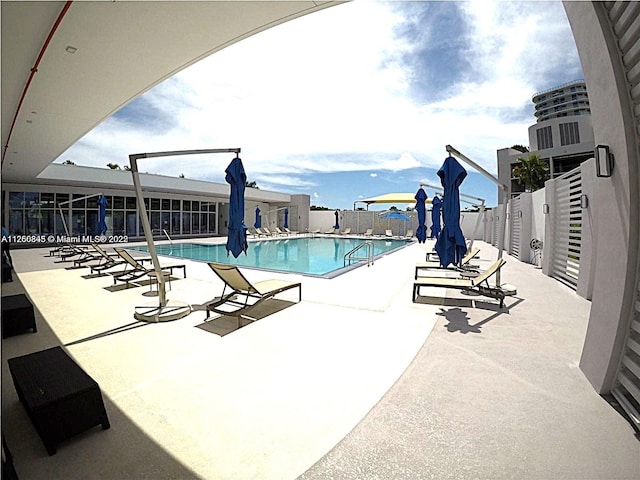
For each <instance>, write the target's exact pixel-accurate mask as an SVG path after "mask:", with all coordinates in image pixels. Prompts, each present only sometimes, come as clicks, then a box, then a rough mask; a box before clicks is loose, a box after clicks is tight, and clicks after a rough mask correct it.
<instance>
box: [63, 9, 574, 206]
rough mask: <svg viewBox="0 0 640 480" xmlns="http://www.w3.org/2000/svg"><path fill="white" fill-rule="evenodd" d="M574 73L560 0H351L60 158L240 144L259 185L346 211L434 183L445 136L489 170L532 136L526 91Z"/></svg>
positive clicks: (188, 169)
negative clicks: (499, 154) (363, 202)
mask: <svg viewBox="0 0 640 480" xmlns="http://www.w3.org/2000/svg"><path fill="white" fill-rule="evenodd" d="M581 78H583V74H582V69H581V65H580V61H579V58H578V54H577V50H576V47H575V42H574V40H573V36H572V34H571V30H570V28H569V24H568V21H567V18H566V15H565V12H564V9H563V7H562V4H561V3H560V2H546V1H529V2H526V1H507V0H503V1H491V0H473V1H468V2H457V1H455V2H454V1H443V2H435V1H425V2H418V1H411V2H403V1H396V2H374V1H366V0H356V1H354V2H351V3H346V4H341V5H338V6H334V7H331V8H328V9H325V10H322V11H319V12H316V13H313V14H310V15H307V16H304V17H301V18H298V19H296V20H293V21H290V22H287V23H284V24H282V25H278V26H276V27H273V28H271V29H268V30H266V31H264V32H261V33H259V34H256V35H254V36H252V37H249V38H248V39H245V40H242V41H240V42H238V43H236V44H234V45H232V46H230V47H227V48H226V49H224V50H222V51H220V52H217V53H214V54H213V55H211V56H209V57H207V58H206V59H204V60H201V61H200V62H198V63H196V64H194V65H192V66H191V67H189V68H187V69H185V70H183V71H181V72H180V73H178V74H177V75H175V76H173V77H171V78H169V79H167V80H165V81H164V82H162V83H160V84H158V85H157V86H155V87H154V88H153V89H151V90H149V91H147V92H146V93H145V94H143V95H142V96H140V97H138V98H137V99H135V100H134V101H133V102H131V103H129V104H128V105H127V106H125V107H124V108H122V109H121V110H120V111H118V112H117V113H115V114H114V115H113V116H111V117H110V118H108V119H106V120H105V121H104V122H103V123H101V124H100V125H98V126H97V127H96V128H95V129H94V130H92V131H91V132H89V133H88V134H87V135H85V136H84V137H83V138H82V139H80V140H79V141H78V142H77V143H76V144H74V145H73V146H72V147H71V148H69V149H68V150H67V151H66V152H64V153H63V154H62V155H61V156H60V157H59V158H58V159H57V160H56V162H58V163H60V162H63V161H65V160H72V161H73V162H75V163H76V164H77V165H86V166H95V167H103V168H107V167H106V165H107V164H108V163H117V164H119V165H120V166H124V165H127V164H128V156H129V154H132V153H140V152H153V151H168V150H189V149H205V148H235V147H240V148H241V149H242V153H241V155H240V157H241V159H242V162H243V164H244V167H245V170H246V173H247V178H248V181H255V182H256V183H257V185H258V187H259V188H260V189H263V190H270V191H278V192H284V193H289V194H307V195H310V197H311V204H312V205H316V206H323V207H327V208H330V209H336V208H340V209H351V208H353V206H354V202H357V201H358V200H362V199H363V198H369V197H373V196H377V195H382V194H385V193H396V192H415V191H417V189H418V187H419V185H420V183H426V184H432V185H439V184H440V181H439V178H438V177H437V171H438V169H439V168H440V166H441V165H442V163H443V161H444V160H445V158H446V157H447V152H446V150H445V146H446V145H452V146H453V147H454V148H456V149H457V150H458V151H460V152H461V153H463V154H465V155H466V156H467V157H469V158H471V159H472V160H473V161H475V162H476V163H478V164H479V165H481V166H482V167H483V168H485V169H486V170H488V171H489V172H491V173H493V174H494V175H496V151H497V150H498V149H501V148H507V147H510V146H512V145H515V144H521V145H525V146H527V145H528V143H529V140H528V128H529V127H530V126H531V125H532V124H534V123H535V117H534V114H533V113H534V105H533V103H532V101H531V98H532V97H533V95H534V94H535V93H536V92H539V91H542V90H546V89H548V88H553V87H555V86H558V85H561V84H563V83H567V82H570V81H572V80H576V79H581ZM232 158H233V155H232V154H229V158H226V157H224V155H221V154H218V155H212V156H195V155H194V156H189V157H182V158H180V157H169V158H166V159H153V160H146V161H145V160H142V161H140V163H139V168H140V170H141V171H143V172H149V173H157V174H163V175H169V176H179V175H180V174H183V175H184V176H185V177H187V178H192V179H198V180H208V181H213V182H224V169H225V168H226V166H227V165H228V163H229V162H230V161H231V160H232ZM143 162H145V163H143ZM462 164H463V166H464V167H465V168H466V170H467V172H468V176H467V178H466V179H465V180H464V183H463V184H462V186H461V187H460V190H461V192H463V193H466V194H469V195H473V196H477V197H481V198H484V199H486V204H487V205H488V206H493V205H496V203H497V187H496V185H495V184H494V183H493V182H491V181H490V180H489V179H487V178H486V177H485V176H483V175H482V174H480V173H478V172H476V171H475V170H474V169H473V167H471V166H467V165H466V164H464V163H462ZM427 193H428V195H429V197H432V196H433V194H434V193H435V190H433V189H429V188H427ZM399 207H403V206H399Z"/></svg>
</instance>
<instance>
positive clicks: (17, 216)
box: [9, 210, 25, 235]
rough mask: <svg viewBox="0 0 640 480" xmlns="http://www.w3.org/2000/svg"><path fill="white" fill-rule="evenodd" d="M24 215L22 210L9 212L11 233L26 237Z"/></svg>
mask: <svg viewBox="0 0 640 480" xmlns="http://www.w3.org/2000/svg"><path fill="white" fill-rule="evenodd" d="M23 215H24V213H23V212H22V210H9V233H11V234H14V235H24V233H25V232H24V222H23Z"/></svg>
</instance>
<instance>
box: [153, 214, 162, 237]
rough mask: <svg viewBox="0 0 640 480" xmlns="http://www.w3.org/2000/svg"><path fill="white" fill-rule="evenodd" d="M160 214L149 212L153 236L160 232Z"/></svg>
mask: <svg viewBox="0 0 640 480" xmlns="http://www.w3.org/2000/svg"><path fill="white" fill-rule="evenodd" d="M160 229H161V227H160V212H151V230H153V233H154V235H155V234H157V233H159V232H160Z"/></svg>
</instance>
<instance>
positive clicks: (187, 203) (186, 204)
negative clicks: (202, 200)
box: [182, 200, 191, 212]
mask: <svg viewBox="0 0 640 480" xmlns="http://www.w3.org/2000/svg"><path fill="white" fill-rule="evenodd" d="M182 210H184V211H185V212H190V211H191V202H190V201H189V200H183V201H182Z"/></svg>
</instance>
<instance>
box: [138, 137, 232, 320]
mask: <svg viewBox="0 0 640 480" xmlns="http://www.w3.org/2000/svg"><path fill="white" fill-rule="evenodd" d="M209 153H235V154H236V155H239V154H240V149H239V148H211V149H204V150H174V151H168V152H152V153H134V154H131V155H129V164H130V165H131V176H132V177H133V186H134V187H135V191H136V199H137V201H138V206H139V208H140V220H141V221H142V229H143V231H144V238H145V240H146V242H147V247H148V248H149V254H150V255H151V261H152V263H153V269H154V271H155V277H156V281H157V282H158V305H151V306H142V307H136V312H135V313H134V318H135V319H136V320H141V321H146V322H168V321H172V320H178V319H180V318H183V317H186V316H187V315H189V314H190V313H191V306H190V305H188V304H186V303H184V302H178V301H173V302H169V300H168V299H167V291H166V287H165V284H166V281H165V277H164V275H163V274H162V267H161V266H160V261H159V260H158V254H157V252H156V246H155V244H154V243H153V233H152V231H151V224H150V223H149V217H148V215H147V208H146V207H145V205H144V197H143V196H142V185H141V183H140V173H139V171H138V160H140V159H141V158H159V157H173V156H185V155H203V154H209Z"/></svg>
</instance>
